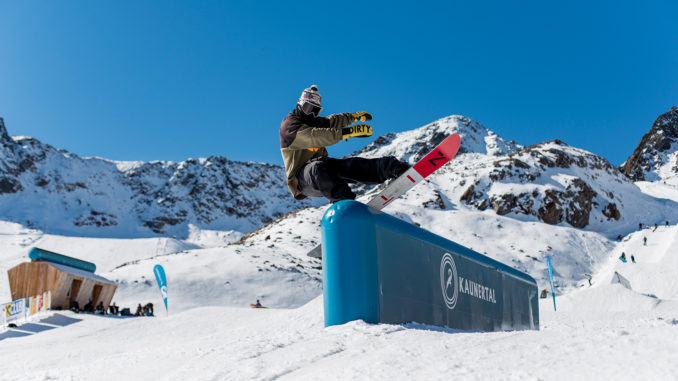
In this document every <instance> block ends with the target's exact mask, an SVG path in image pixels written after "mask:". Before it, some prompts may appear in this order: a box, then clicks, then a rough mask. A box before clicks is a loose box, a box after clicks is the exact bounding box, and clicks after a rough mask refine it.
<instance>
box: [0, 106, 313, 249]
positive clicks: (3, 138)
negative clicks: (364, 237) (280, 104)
mask: <svg viewBox="0 0 678 381" xmlns="http://www.w3.org/2000/svg"><path fill="white" fill-rule="evenodd" d="M0 200H1V201H2V203H1V204H0V218H2V219H4V220H10V221H14V222H19V223H21V224H23V225H26V226H29V227H35V228H39V229H41V230H46V231H51V232H55V233H59V234H66V235H69V234H70V235H85V236H99V237H152V236H157V235H164V236H177V237H181V238H187V237H188V235H189V227H190V226H193V225H195V226H199V227H200V228H202V229H212V230H222V231H229V230H235V231H240V232H248V231H251V230H254V229H256V228H257V227H259V226H261V225H262V224H264V223H267V222H270V221H272V220H273V219H275V218H277V217H279V216H281V215H283V214H285V213H288V212H289V211H291V210H294V209H296V208H299V207H303V206H309V205H318V204H319V202H318V201H317V200H315V204H314V201H313V200H309V201H305V202H301V203H299V202H295V201H294V200H293V199H292V197H290V195H289V191H288V190H287V187H286V186H285V173H284V170H283V168H282V167H280V166H277V165H271V164H263V163H254V162H249V163H243V162H237V161H231V160H228V159H226V158H224V157H219V156H210V157H208V158H202V159H187V160H185V161H182V162H178V163H177V162H163V161H153V162H116V161H111V160H106V159H101V158H81V157H78V156H77V155H75V154H72V153H70V152H68V151H65V150H61V149H55V148H54V147H52V146H50V145H48V144H44V143H42V142H40V141H39V140H37V139H33V138H30V137H14V138H11V137H10V136H9V135H8V133H7V130H6V128H5V126H4V123H3V122H2V119H0Z"/></svg>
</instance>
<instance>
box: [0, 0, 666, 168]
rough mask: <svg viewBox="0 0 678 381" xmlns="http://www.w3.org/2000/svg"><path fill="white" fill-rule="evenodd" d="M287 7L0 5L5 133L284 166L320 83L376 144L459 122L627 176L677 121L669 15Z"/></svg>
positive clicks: (478, 7) (342, 148) (608, 9)
mask: <svg viewBox="0 0 678 381" xmlns="http://www.w3.org/2000/svg"><path fill="white" fill-rule="evenodd" d="M289 3H291V4H288V2H283V1H278V2H266V1H256V2H251V1H233V2H226V1H223V2H217V1H181V2H179V1H107V2H102V1H12V0H0V116H2V117H4V118H5V122H6V124H7V127H8V129H9V132H10V134H11V135H28V136H33V137H36V138H38V139H40V140H42V141H44V142H46V143H49V144H51V145H53V146H56V147H60V148H65V149H67V150H69V151H71V152H73V153H76V154H78V155H80V156H100V157H105V158H110V159H115V160H175V161H180V160H184V159H186V158H188V157H206V156H210V155H221V156H226V157H227V158H229V159H232V160H242V161H248V160H253V161H263V162H269V163H275V164H282V160H281V158H280V151H279V140H278V128H279V126H280V121H281V119H282V118H283V117H284V116H285V115H286V114H287V113H288V112H289V111H290V110H291V109H292V108H293V107H294V105H295V102H296V100H297V98H298V96H299V94H300V93H301V90H302V89H303V88H305V87H307V86H308V85H310V84H312V83H315V84H317V85H318V86H319V87H320V92H321V94H322V96H323V103H324V106H325V110H324V113H326V114H327V113H336V112H353V111H359V110H366V111H369V112H371V113H373V115H374V120H373V123H372V125H373V127H374V131H375V135H379V134H384V133H387V132H391V131H394V132H397V131H404V130H408V129H412V128H416V127H419V126H421V125H424V124H426V123H429V122H431V121H433V120H435V119H438V118H441V117H444V116H447V115H451V114H462V115H466V116H469V117H471V118H473V119H475V120H477V121H478V122H480V123H481V124H483V125H484V126H485V127H487V128H489V129H490V130H493V131H495V132H497V133H498V134H499V135H501V136H503V137H505V138H507V139H514V140H516V141H517V142H518V143H521V144H524V145H529V144H535V143H539V142H542V141H546V140H550V139H555V138H558V139H561V140H563V141H565V142H566V143H568V144H571V145H574V146H577V147H581V148H584V149H587V150H590V151H592V152H594V153H596V154H599V155H602V156H605V157H606V158H608V159H609V160H610V161H611V162H612V163H613V164H615V165H618V164H621V163H622V162H623V161H624V160H625V159H626V157H627V156H628V155H629V154H630V153H631V152H632V151H633V149H635V147H636V145H637V143H638V141H639V140H640V138H641V136H642V135H643V134H644V133H645V132H647V130H648V129H649V128H650V126H651V124H652V122H653V121H654V120H655V118H656V117H657V116H658V115H659V114H661V113H663V112H666V111H668V109H669V108H670V107H671V106H674V105H678V24H676V17H677V16H676V15H677V14H678V5H677V3H676V2H675V1H609V2H607V1H605V2H596V1H570V2H551V1H520V2H515V1H512V2H509V1H497V2H488V1H467V0H465V1H443V2H440V3H428V2H422V1H420V2H402V3H401V2H397V1H389V2H355V3H351V2H347V1H342V2H335V5H328V4H324V3H323V2H289ZM292 4H294V5H292ZM412 4H416V5H412ZM368 142H369V141H366V140H360V139H352V141H350V142H348V143H345V142H342V143H340V144H338V145H337V146H335V147H336V148H331V149H330V153H331V154H332V155H334V156H341V155H344V154H346V153H349V152H351V151H353V150H355V149H358V148H360V147H361V146H363V145H365V144H366V143H368Z"/></svg>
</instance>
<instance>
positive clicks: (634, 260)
mask: <svg viewBox="0 0 678 381" xmlns="http://www.w3.org/2000/svg"><path fill="white" fill-rule="evenodd" d="M631 262H633V263H636V257H634V256H633V254H631Z"/></svg>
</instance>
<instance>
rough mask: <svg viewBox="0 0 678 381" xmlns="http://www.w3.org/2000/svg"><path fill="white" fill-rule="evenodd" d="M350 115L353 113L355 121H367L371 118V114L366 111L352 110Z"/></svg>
mask: <svg viewBox="0 0 678 381" xmlns="http://www.w3.org/2000/svg"><path fill="white" fill-rule="evenodd" d="M351 115H353V117H354V118H355V121H356V122H369V121H370V120H372V114H370V113H369V112H367V111H358V112H354V113H353V114H351Z"/></svg>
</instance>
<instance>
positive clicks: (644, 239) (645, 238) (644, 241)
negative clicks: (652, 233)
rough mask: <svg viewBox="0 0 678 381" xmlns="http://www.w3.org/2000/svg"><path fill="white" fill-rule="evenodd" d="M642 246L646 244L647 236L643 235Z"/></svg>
mask: <svg viewBox="0 0 678 381" xmlns="http://www.w3.org/2000/svg"><path fill="white" fill-rule="evenodd" d="M643 246H647V237H643Z"/></svg>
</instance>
